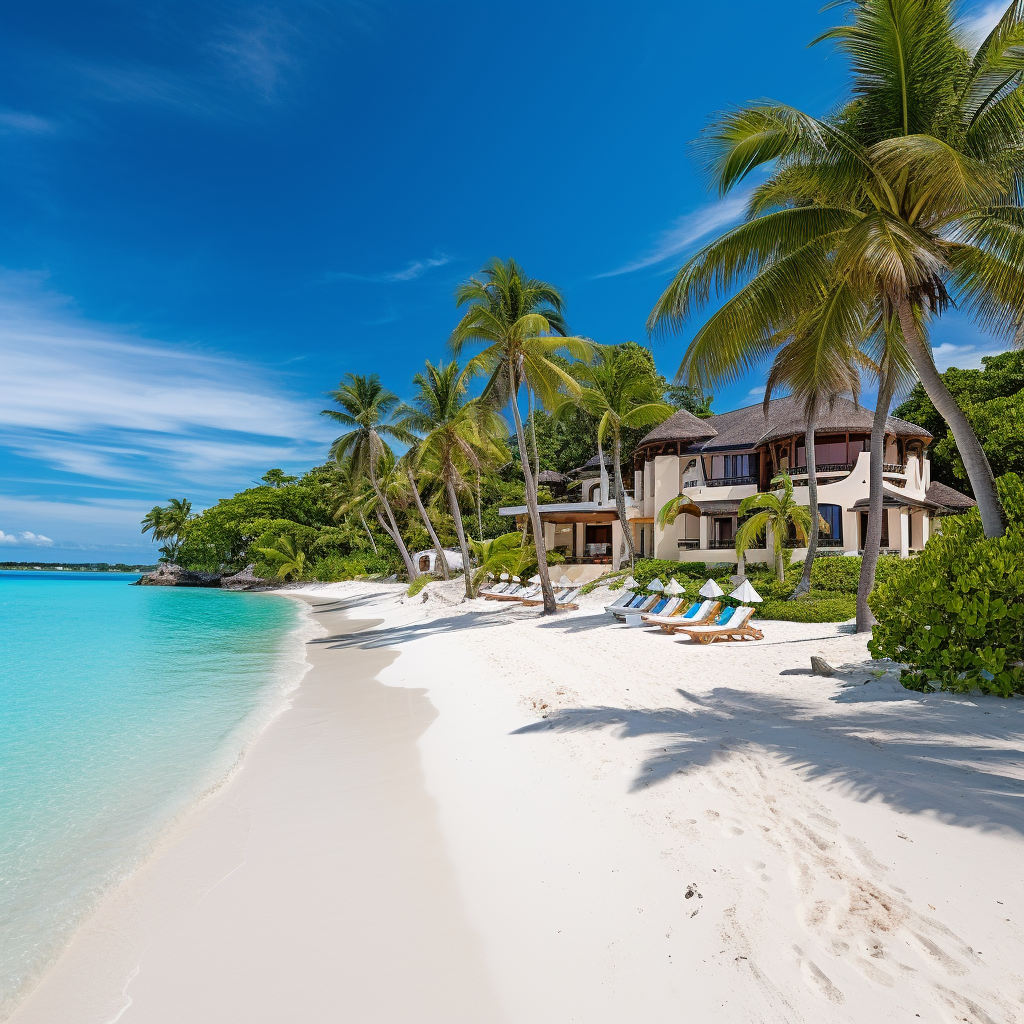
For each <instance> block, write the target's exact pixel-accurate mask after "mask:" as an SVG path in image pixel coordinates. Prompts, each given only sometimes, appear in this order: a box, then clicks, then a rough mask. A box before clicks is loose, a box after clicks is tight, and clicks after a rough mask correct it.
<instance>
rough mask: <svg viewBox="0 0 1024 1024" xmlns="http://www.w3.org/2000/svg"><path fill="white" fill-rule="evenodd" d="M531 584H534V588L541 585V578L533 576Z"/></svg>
mask: <svg viewBox="0 0 1024 1024" xmlns="http://www.w3.org/2000/svg"><path fill="white" fill-rule="evenodd" d="M530 582H531V583H532V584H533V585H534V586H536V585H537V584H538V583H540V577H539V576H531V577H530Z"/></svg>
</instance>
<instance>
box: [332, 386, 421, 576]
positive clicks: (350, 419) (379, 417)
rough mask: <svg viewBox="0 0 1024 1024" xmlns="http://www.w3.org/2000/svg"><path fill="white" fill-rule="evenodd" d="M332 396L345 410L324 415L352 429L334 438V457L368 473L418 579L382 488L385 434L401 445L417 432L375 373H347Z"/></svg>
mask: <svg viewBox="0 0 1024 1024" xmlns="http://www.w3.org/2000/svg"><path fill="white" fill-rule="evenodd" d="M328 395H329V396H330V397H331V398H332V399H334V401H335V402H337V403H338V405H340V406H341V409H324V410H323V411H322V412H321V414H320V415H321V416H329V417H330V418H331V419H332V420H334V421H335V422H337V423H341V424H343V425H344V426H346V427H351V428H352V429H351V430H350V431H349V432H348V433H346V434H342V435H341V436H340V437H339V438H337V439H336V440H335V441H334V443H333V444H332V445H331V451H330V457H331V458H332V459H334V461H335V462H338V463H341V462H343V461H345V460H349V461H350V462H351V465H352V469H353V470H354V471H355V472H356V473H357V474H359V475H362V474H363V473H365V474H367V476H368V477H369V479H370V484H371V486H372V487H373V490H374V493H375V494H376V496H377V501H378V503H379V506H380V507H379V509H378V518H380V522H381V525H382V526H383V528H384V532H385V533H386V534H387V535H388V536H389V537H390V538H391V539H392V540H393V541H394V543H395V547H397V548H398V552H399V554H400V555H401V556H402V561H403V562H404V563H405V571H406V572H407V573H408V575H409V579H415V578H416V576H417V575H418V572H417V570H416V566H415V565H413V561H412V556H411V555H410V554H409V549H408V548H407V547H406V544H405V541H404V540H403V539H402V533H401V531H400V530H399V528H398V521H397V520H396V519H395V513H394V510H393V509H392V507H391V502H390V501H389V500H388V498H387V496H386V495H385V493H384V489H383V488H382V487H381V483H380V480H379V473H378V467H379V465H380V461H381V457H382V456H383V455H384V453H385V452H388V453H390V448H389V447H388V445H387V444H386V443H385V441H384V440H383V439H384V438H385V437H390V438H392V439H394V440H395V441H398V442H399V443H401V444H411V443H412V442H413V441H414V440H415V438H414V435H412V434H410V433H409V432H408V431H407V430H406V429H405V428H404V427H402V426H401V425H400V424H398V423H396V422H394V420H393V417H394V414H395V412H396V410H397V409H398V408H399V405H400V403H399V400H398V396H397V395H396V394H394V393H393V392H391V391H388V390H387V389H386V388H385V387H384V385H383V384H381V382H380V377H378V376H377V374H375V373H373V374H370V375H368V376H362V375H359V374H355V373H347V374H345V376H344V377H343V378H342V381H341V383H340V384H339V385H338V387H337V389H336V390H335V391H329V392H328ZM381 513H382V514H381ZM385 519H386V522H385Z"/></svg>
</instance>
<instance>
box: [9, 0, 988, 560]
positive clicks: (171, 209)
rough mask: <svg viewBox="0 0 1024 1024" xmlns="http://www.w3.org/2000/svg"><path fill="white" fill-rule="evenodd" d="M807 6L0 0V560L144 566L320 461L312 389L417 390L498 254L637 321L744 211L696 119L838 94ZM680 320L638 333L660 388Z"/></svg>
mask: <svg viewBox="0 0 1024 1024" xmlns="http://www.w3.org/2000/svg"><path fill="white" fill-rule="evenodd" d="M820 6H821V5H820V3H819V2H818V0H812V2H803V0H789V2H786V0H781V2H778V3H775V4H764V3H763V2H752V0H751V2H746V0H737V2H734V3H731V4H728V5H720V4H695V3H668V2H664V0H658V2H636V0H634V2H631V3H628V4H627V3H600V2H588V3H582V2H580V3H575V2H572V3H570V2H561V3H560V2H550V0H549V2H546V3H519V4H516V5H512V6H509V5H505V4H500V5H499V4H495V3H488V2H478V3H454V2H437V3H431V4H428V3H424V2H415V3H398V2H393V3H388V2H380V3H364V2H351V3H345V2H330V0H322V2H301V0H292V2H289V3H287V4H279V5H273V4H253V3H237V4H235V3H220V2H215V0H211V2H203V3H190V2H184V0H181V2H174V3H161V2H158V0H151V2H147V3H144V4H140V3H135V2H131V3H129V2H124V3H119V2H98V0H74V2H68V3H60V2H53V0H3V2H2V3H0V18H2V22H0V133H2V138H0V142H2V163H0V189H2V203H3V210H4V215H3V218H2V221H0V253H2V266H0V332H2V344H3V357H2V358H3V367H4V373H3V380H2V383H0V387H2V389H3V393H2V396H0V399H2V400H0V431H2V433H0V445H2V459H3V462H2V465H3V473H2V489H0V558H4V559H40V560H48V561H50V560H67V561H90V560H100V559H103V560H115V559H116V560H136V559H148V558H150V557H152V552H153V548H152V546H151V545H150V544H149V543H148V542H147V541H145V540H144V539H143V538H141V537H140V535H139V532H138V522H139V519H140V518H141V516H142V514H143V513H144V512H145V511H146V510H147V509H149V508H150V507H152V506H153V505H154V504H155V503H157V502H163V501H165V500H166V499H167V498H168V497H171V496H187V497H189V498H191V499H192V500H193V502H194V504H195V506H196V507H197V508H202V507H205V506H207V505H209V504H212V503H213V502H214V501H215V500H216V499H217V498H218V497H222V496H225V495H228V494H231V493H233V492H234V491H236V490H238V489H239V488H241V487H244V486H246V485H248V484H249V483H250V482H252V481H253V480H255V479H257V478H258V477H259V476H260V475H261V474H262V473H263V472H265V471H266V469H268V468H270V467H271V466H283V467H285V468H286V469H291V470H302V469H305V468H308V467H309V466H311V465H314V464H316V463H317V462H320V461H323V458H324V454H325V450H326V445H327V444H328V443H329V441H330V439H331V437H332V436H333V432H332V430H331V428H330V425H329V424H328V423H327V422H326V421H325V420H323V419H321V418H320V417H319V416H318V413H319V411H320V409H321V408H323V407H324V404H325V400H324V397H323V392H325V391H326V390H328V389H329V388H331V387H333V386H335V384H336V383H337V381H338V379H339V378H340V377H341V375H342V374H343V373H345V372H347V371H352V372H357V373H368V372H378V373H380V374H381V376H382V377H383V379H384V380H385V382H386V384H387V385H388V386H390V387H391V388H392V389H394V390H395V391H397V392H398V393H399V394H406V393H407V392H408V384H409V381H410V378H411V376H412V374H413V373H414V372H415V371H416V370H417V369H419V368H420V366H421V365H422V362H423V360H424V359H427V358H429V359H432V360H435V361H436V360H437V359H438V358H440V357H442V356H443V355H444V354H445V341H446V338H447V336H448V333H449V332H450V330H451V328H452V326H453V324H454V322H455V320H456V310H455V307H454V303H453V299H452V294H453V290H454V288H455V286H456V285H457V284H458V282H459V281H461V280H463V279H464V278H466V277H467V276H469V275H470V274H471V273H473V272H475V271H476V270H478V269H479V267H480V266H481V265H482V264H483V263H484V262H485V261H486V260H487V259H488V258H489V257H491V256H495V255H498V256H514V257H515V258H516V259H518V260H519V261H520V262H521V263H522V264H523V265H524V266H525V268H526V269H527V271H528V272H529V273H530V274H532V275H534V276H536V277H541V278H544V279H545V280H548V281H551V282H552V283H554V284H557V285H558V286H560V287H561V288H562V289H563V291H564V293H565V296H566V300H567V315H568V318H569V323H570V327H571V328H572V329H573V330H574V331H576V332H578V333H581V334H585V335H588V336H590V337H592V338H594V339H595V340H597V341H601V342H620V341H626V340H629V339H634V340H643V338H644V322H645V320H646V317H647V314H648V313H649V311H650V309H651V307H652V305H653V303H654V302H655V301H656V299H657V297H658V295H659V294H660V292H661V291H662V289H663V288H664V286H665V284H666V283H667V281H668V279H669V276H670V274H671V272H672V271H673V270H674V268H675V267H676V266H677V265H678V262H679V260H680V259H681V258H682V257H683V255H685V253H687V252H689V251H692V248H693V246H694V245H695V244H696V243H697V242H698V241H700V240H701V239H706V238H708V237H710V235H711V233H713V232H714V231H716V230H718V229H720V228H722V227H724V226H726V225H727V224H729V223H732V222H734V221H735V220H736V219H737V217H738V216H739V214H740V211H741V205H742V204H741V201H740V200H739V199H738V198H736V197H729V198H727V199H725V200H718V199H716V197H715V196H713V195H711V194H709V193H708V191H707V190H706V188H705V184H704V180H703V177H702V174H701V170H700V167H699V165H698V164H697V162H696V160H695V154H694V152H693V146H692V144H691V143H692V140H693V139H694V138H695V137H696V136H697V134H698V133H699V131H700V129H701V127H702V126H703V125H704V124H705V123H706V120H707V118H708V117H709V115H711V114H712V113H714V112H715V111H717V110H720V109H722V108H724V107H727V106H729V105H730V104H734V103H740V102H743V101H746V100H751V99H757V98H760V97H765V96H768V97H772V98H776V99H780V100H786V101H788V102H791V103H794V104H796V105H798V106H800V107H803V108H804V109H807V110H809V111H811V112H814V113H818V114H824V113H827V112H828V111H829V110H830V109H831V108H832V107H833V106H834V105H835V104H836V103H837V102H838V101H839V100H840V99H841V98H842V95H843V88H844V66H843V62H842V60H841V59H840V58H839V57H838V56H837V55H835V54H834V53H831V52H830V51H829V50H828V49H826V48H825V47H821V46H819V47H814V48H810V49H808V47H807V43H808V42H809V41H810V40H811V39H812V38H813V37H814V36H815V35H817V34H818V33H819V32H820V31H821V30H822V29H823V28H825V27H827V25H829V24H831V23H833V22H834V21H835V19H836V18H837V17H839V16H840V15H839V12H836V11H832V12H827V13H826V14H824V15H822V14H820V13H819V12H818V8H819V7H820ZM996 10H997V7H996V6H995V5H992V4H989V3H981V4H978V5H977V6H975V7H967V8H965V11H966V13H967V15H968V16H969V17H971V18H975V19H978V21H979V24H980V23H983V22H985V21H988V20H991V19H992V17H993V16H994V13H995V11H996ZM685 341H686V337H685V336H681V337H679V338H676V339H673V340H670V341H667V342H662V343H657V344H656V345H655V346H654V354H655V358H656V359H657V361H658V365H659V366H660V367H661V369H662V370H663V371H664V372H665V373H666V374H668V375H669V376H671V375H672V374H673V373H674V371H675V369H676V367H677V365H678V362H679V358H680V355H681V353H682V350H683V348H684V346H685ZM935 342H936V344H937V355H938V357H939V360H940V363H942V364H943V365H949V364H950V363H955V364H956V365H961V366H963V365H977V362H978V360H979V359H980V357H981V355H982V354H984V353H986V352H988V351H993V350H998V349H999V348H1000V347H1001V346H1000V344H999V342H998V340H995V339H992V338H986V337H983V336H979V335H977V333H976V332H975V331H974V330H973V329H972V328H971V327H970V325H968V324H965V323H963V322H961V321H958V320H956V319H955V318H953V319H951V320H950V321H949V322H948V323H946V324H943V325H942V327H941V328H940V330H939V332H937V333H936V337H935ZM759 385H760V381H759V380H758V379H757V378H756V377H752V378H751V379H750V380H748V381H745V382H743V383H742V384H741V385H737V386H736V387H733V388H730V389H728V390H723V391H722V392H720V393H719V394H718V395H717V396H716V400H715V409H716V410H718V411H724V410H726V409H729V408H735V407H738V406H741V405H746V404H749V403H750V402H751V401H754V400H756V396H757V395H758V393H759Z"/></svg>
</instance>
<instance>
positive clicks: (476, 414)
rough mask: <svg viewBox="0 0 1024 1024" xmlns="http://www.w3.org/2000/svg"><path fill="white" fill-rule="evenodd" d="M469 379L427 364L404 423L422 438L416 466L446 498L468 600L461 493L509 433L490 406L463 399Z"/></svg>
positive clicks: (451, 367) (454, 368)
mask: <svg viewBox="0 0 1024 1024" xmlns="http://www.w3.org/2000/svg"><path fill="white" fill-rule="evenodd" d="M471 376H472V373H471V371H470V370H469V368H466V369H460V368H459V365H458V363H455V362H451V363H447V364H446V363H444V362H441V363H439V364H438V365H437V366H434V365H433V364H431V363H429V362H428V363H427V364H426V367H425V369H424V371H423V372H422V373H417V374H416V376H415V377H413V383H414V384H415V385H416V389H417V390H416V394H415V396H414V397H413V399H412V402H411V404H410V407H409V409H408V411H407V413H406V414H405V418H404V420H403V422H404V423H405V424H406V426H407V427H408V429H410V430H415V431H416V432H417V433H420V434H422V435H424V436H423V440H422V441H421V442H420V444H419V446H418V448H417V465H418V466H420V467H421V468H422V469H423V470H425V471H426V472H428V473H431V474H432V475H434V476H436V477H437V479H438V480H439V481H440V482H441V485H442V487H443V488H444V490H445V493H446V495H447V497H448V509H449V511H450V512H451V515H452V519H453V520H454V521H455V533H456V534H457V536H458V538H459V550H460V551H461V552H462V564H463V567H464V578H465V584H466V596H467V597H470V598H472V597H473V596H474V590H473V574H472V573H471V572H470V550H469V544H468V542H467V539H466V530H465V525H464V523H463V519H462V509H461V507H460V505H459V493H460V492H461V491H463V490H465V489H467V488H468V487H469V482H468V480H467V475H468V474H470V473H472V474H475V475H478V474H479V473H480V472H481V470H482V468H483V464H484V461H485V460H486V459H487V458H488V456H489V455H490V454H491V453H493V452H494V451H495V450H496V448H497V447H498V446H500V445H501V442H500V440H499V438H500V437H501V436H502V435H503V434H505V433H507V427H506V426H505V422H504V420H503V419H502V418H501V416H500V415H499V414H498V413H497V412H496V411H495V410H494V409H493V407H491V406H490V405H488V404H487V403H484V402H480V401H478V400H469V399H468V398H467V395H466V392H467V390H468V386H469V381H470V378H471ZM501 446H502V447H503V445H501Z"/></svg>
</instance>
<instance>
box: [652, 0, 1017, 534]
mask: <svg viewBox="0 0 1024 1024" xmlns="http://www.w3.org/2000/svg"><path fill="white" fill-rule="evenodd" d="M951 9H952V8H951V4H950V3H949V2H948V0H933V2H929V3H925V2H922V0H856V2H855V3H854V5H853V21H852V23H851V24H849V25H845V26H842V27H839V28H836V29H833V30H832V31H831V32H828V33H826V34H825V36H823V37H822V38H825V39H830V40H833V41H835V42H837V43H838V44H839V46H840V47H841V48H842V49H843V50H844V51H845V52H846V53H847V54H848V55H849V56H850V57H851V59H852V65H853V67H852V70H853V78H852V93H853V99H852V101H851V102H850V103H848V104H847V106H846V107H845V108H844V109H843V110H842V111H841V112H840V113H839V114H838V115H837V116H836V117H834V118H831V119H828V120H819V119H817V118H814V117H811V116H810V115H808V114H805V113H802V112H801V111H798V110H795V109H794V108H792V107H789V106H785V105H782V104H775V103H759V104H755V105H752V106H749V107H746V108H741V109H739V110H737V111H734V112H731V113H728V114H725V115H723V116H721V117H719V118H718V119H717V121H716V122H715V123H714V124H713V125H712V127H711V129H710V130H709V132H708V134H707V135H706V137H705V147H706V152H707V155H708V162H709V166H710V169H711V171H712V174H713V175H714V177H715V179H716V181H717V185H718V188H719V191H720V192H721V193H722V194H725V193H727V192H728V191H730V190H731V189H732V188H734V187H735V186H736V185H737V184H738V183H739V182H741V181H742V180H743V179H744V178H745V177H746V175H747V174H748V173H749V172H750V171H751V170H753V169H754V168H756V167H758V166H760V165H762V164H765V163H771V164H774V170H773V173H772V175H771V177H770V178H769V179H768V180H767V181H766V182H764V183H763V184H762V185H760V186H758V187H757V188H756V189H755V190H754V191H753V194H752V196H751V199H750V202H749V206H748V217H747V221H746V223H744V224H742V225H740V226H739V227H737V228H734V229H732V230H731V231H728V232H726V234H725V235H723V236H722V237H721V238H719V239H717V240H715V241H714V242H712V243H711V244H710V245H708V246H705V247H704V248H703V249H701V250H700V251H699V252H698V253H697V254H696V255H695V256H693V257H692V258H691V259H689V260H688V261H687V262H686V263H685V264H684V266H683V267H682V269H681V270H680V271H679V273H678V274H677V275H676V277H675V279H674V280H673V282H672V283H671V285H670V286H669V287H668V289H666V291H665V293H664V294H663V295H662V297H661V299H660V300H659V302H658V304H657V305H656V307H655V309H654V310H653V312H652V313H651V317H650V319H649V321H648V326H649V329H650V330H652V331H657V330H659V329H660V330H664V329H671V328H674V327H678V326H679V325H681V324H682V323H683V322H684V321H685V320H686V319H687V318H688V316H689V315H690V313H691V311H692V309H693V307H694V306H695V305H699V304H703V303H704V302H706V301H707V300H708V299H709V297H710V293H711V290H712V288H715V289H717V290H718V291H719V292H723V293H724V292H734V294H732V295H731V296H730V297H729V298H728V300H727V301H726V302H725V303H724V304H723V305H722V306H721V307H720V309H718V310H717V311H716V312H715V313H714V314H712V316H711V317H710V318H709V319H708V320H707V322H706V323H705V324H704V326H703V327H702V328H701V329H700V330H699V331H698V332H697V334H696V335H695V337H694V339H693V341H692V342H691V344H690V346H689V349H688V351H687V353H686V356H685V358H684V361H683V365H682V367H681V368H680V372H681V373H682V374H684V375H685V376H687V377H689V378H690V379H692V380H694V381H697V382H699V381H700V380H701V379H702V378H704V377H705V376H710V377H714V376H715V375H716V374H718V373H721V372H722V371H723V370H727V369H729V368H735V367H737V366H739V365H746V366H750V365H756V364H757V363H759V362H760V360H762V359H763V358H765V357H766V356H767V355H770V353H771V342H772V340H773V339H775V338H777V336H778V332H779V330H780V329H782V328H784V326H785V324H786V322H787V321H789V320H792V318H793V317H794V316H795V315H798V314H799V313H800V312H801V311H807V310H810V309H814V308H816V307H817V306H819V305H820V304H821V302H822V300H823V296H829V297H830V300H831V301H834V302H835V304H836V306H837V310H838V312H837V317H839V319H840V320H841V319H842V317H843V316H845V315H849V313H850V311H851V310H854V309H856V308H857V307H860V309H861V310H862V311H863V312H862V319H881V320H882V321H884V322H886V323H888V322H889V320H890V319H891V318H892V317H893V316H895V318H896V319H897V320H898V322H899V325H900V334H901V343H902V345H903V346H905V348H906V351H907V353H908V355H909V357H910V359H911V360H912V361H913V365H914V368H915V370H916V372H917V375H918V376H919V378H920V380H921V383H922V384H923V385H924V388H925V390H926V391H927V393H928V395H929V397H930V398H931V399H932V402H933V404H934V405H935V407H936V409H937V410H938V411H939V413H940V414H941V415H942V416H943V418H944V419H945V420H946V421H947V423H948V424H949V426H950V430H951V432H952V433H953V436H954V438H955V440H956V443H957V446H958V448H959V450H960V453H961V455H962V456H963V461H964V466H965V468H966V469H967V472H968V475H969V477H970V480H971V484H972V486H973V488H974V492H975V495H976V497H977V500H978V508H979V511H980V513H981V517H982V521H983V524H984V528H985V533H986V535H987V536H990V537H992V536H1000V535H1002V533H1003V532H1004V525H1003V515H1002V508H1001V506H1000V504H999V499H998V495H997V493H996V489H995V482H994V479H993V475H992V470H991V467H990V466H989V464H988V460H987V458H986V457H985V453H984V451H983V450H982V448H981V445H980V444H979V442H978V439H977V437H976V436H975V434H974V431H973V430H972V429H971V426H970V423H969V422H968V420H967V418H966V416H965V415H964V413H963V411H962V410H961V409H960V408H959V406H958V405H957V403H956V401H955V400H954V399H953V398H952V396H951V395H950V394H949V392H948V391H947V390H946V387H945V385H944V383H943V382H942V379H941V377H940V376H939V373H938V370H937V369H936V367H935V364H934V361H933V359H932V356H931V352H930V349H929V344H928V323H929V321H930V320H932V319H934V318H935V317H936V316H938V315H940V314H941V313H942V311H943V310H944V308H945V307H946V305H947V303H948V302H949V299H950V293H951V292H952V293H954V294H956V295H957V297H958V300H959V304H960V306H961V307H962V308H965V309H967V310H968V311H970V312H972V313H973V314H974V315H975V317H976V319H977V320H978V321H979V322H980V323H981V325H982V326H983V327H986V328H988V329H996V330H1008V331H1010V332H1012V335H1013V337H1014V340H1015V341H1016V342H1018V343H1019V342H1021V341H1022V340H1024V211H1022V208H1021V197H1022V194H1024V161H1022V160H1021V158H1020V154H1021V152H1022V149H1024V62H1022V61H1021V59H1020V52H1021V47H1022V46H1024V0H1015V2H1014V3H1012V4H1011V5H1010V6H1009V8H1008V9H1007V11H1006V14H1005V15H1004V16H1003V18H1002V19H1001V20H1000V22H999V24H998V25H997V26H996V28H995V29H994V30H993V32H992V33H991V34H990V35H989V37H988V38H987V39H986V40H985V41H984V42H983V43H982V45H981V47H980V48H979V49H978V51H977V53H976V54H975V55H974V57H973V59H972V58H971V57H970V56H969V55H968V53H967V52H966V50H965V49H964V48H963V47H962V46H961V45H960V44H959V42H958V37H957V30H956V27H955V25H954V23H953V19H952V14H951Z"/></svg>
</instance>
